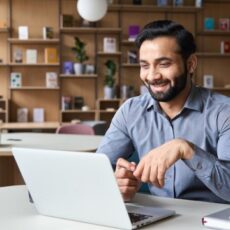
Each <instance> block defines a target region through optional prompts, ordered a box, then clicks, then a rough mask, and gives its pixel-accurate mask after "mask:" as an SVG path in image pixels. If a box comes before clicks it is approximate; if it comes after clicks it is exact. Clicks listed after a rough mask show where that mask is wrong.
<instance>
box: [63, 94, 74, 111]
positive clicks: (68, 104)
mask: <svg viewBox="0 0 230 230" xmlns="http://www.w3.org/2000/svg"><path fill="white" fill-rule="evenodd" d="M61 108H62V111H65V110H70V109H72V97H71V96H62V97H61Z"/></svg>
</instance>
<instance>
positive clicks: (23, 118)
mask: <svg viewBox="0 0 230 230" xmlns="http://www.w3.org/2000/svg"><path fill="white" fill-rule="evenodd" d="M17 122H28V108H18V110H17Z"/></svg>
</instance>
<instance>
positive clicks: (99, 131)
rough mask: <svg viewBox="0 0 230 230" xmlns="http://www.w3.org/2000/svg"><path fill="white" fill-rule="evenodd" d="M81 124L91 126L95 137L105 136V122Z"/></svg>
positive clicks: (84, 122) (85, 122)
mask: <svg viewBox="0 0 230 230" xmlns="http://www.w3.org/2000/svg"><path fill="white" fill-rule="evenodd" d="M81 124H85V125H89V126H91V127H92V128H93V129H94V132H95V135H102V136H103V135H105V133H106V131H107V128H108V125H107V123H106V121H82V122H81Z"/></svg>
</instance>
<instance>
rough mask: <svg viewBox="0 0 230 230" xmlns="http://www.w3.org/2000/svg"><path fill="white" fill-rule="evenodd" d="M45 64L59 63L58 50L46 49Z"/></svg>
mask: <svg viewBox="0 0 230 230" xmlns="http://www.w3.org/2000/svg"><path fill="white" fill-rule="evenodd" d="M44 53H45V63H46V64H55V63H57V62H58V51H57V49H56V48H53V47H50V48H45V52H44Z"/></svg>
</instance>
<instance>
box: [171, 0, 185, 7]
mask: <svg viewBox="0 0 230 230" xmlns="http://www.w3.org/2000/svg"><path fill="white" fill-rule="evenodd" d="M183 5H184V0H173V6H183Z"/></svg>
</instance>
